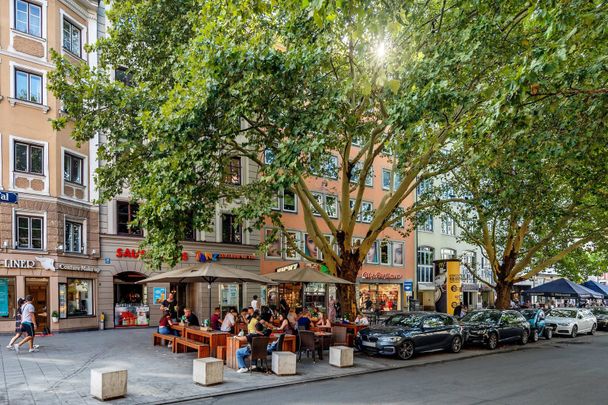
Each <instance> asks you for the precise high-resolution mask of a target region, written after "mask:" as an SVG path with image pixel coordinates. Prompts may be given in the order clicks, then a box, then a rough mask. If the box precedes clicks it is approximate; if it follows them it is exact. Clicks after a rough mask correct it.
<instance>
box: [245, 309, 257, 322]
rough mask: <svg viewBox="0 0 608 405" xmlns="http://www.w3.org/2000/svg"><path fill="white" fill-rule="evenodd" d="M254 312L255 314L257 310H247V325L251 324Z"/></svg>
mask: <svg viewBox="0 0 608 405" xmlns="http://www.w3.org/2000/svg"><path fill="white" fill-rule="evenodd" d="M254 312H255V309H253V307H249V308H247V323H249V321H251V318H252V317H253V313H254Z"/></svg>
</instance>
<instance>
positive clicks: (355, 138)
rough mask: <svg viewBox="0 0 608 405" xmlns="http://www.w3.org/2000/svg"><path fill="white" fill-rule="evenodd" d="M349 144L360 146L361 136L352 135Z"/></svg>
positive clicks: (361, 142)
mask: <svg viewBox="0 0 608 405" xmlns="http://www.w3.org/2000/svg"><path fill="white" fill-rule="evenodd" d="M350 144H351V145H353V146H359V147H361V146H362V145H363V138H362V137H360V136H353V139H352V141H351V142H350Z"/></svg>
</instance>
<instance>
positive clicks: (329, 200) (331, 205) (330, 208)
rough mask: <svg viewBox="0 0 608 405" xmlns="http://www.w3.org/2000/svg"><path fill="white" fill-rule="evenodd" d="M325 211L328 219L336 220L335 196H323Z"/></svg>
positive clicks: (336, 198)
mask: <svg viewBox="0 0 608 405" xmlns="http://www.w3.org/2000/svg"><path fill="white" fill-rule="evenodd" d="M325 211H326V212H327V216H329V217H330V218H338V197H336V196H335V195H326V196H325Z"/></svg>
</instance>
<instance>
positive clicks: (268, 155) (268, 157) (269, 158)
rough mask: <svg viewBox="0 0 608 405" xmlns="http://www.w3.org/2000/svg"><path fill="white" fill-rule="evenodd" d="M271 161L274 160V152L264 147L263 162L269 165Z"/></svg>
mask: <svg viewBox="0 0 608 405" xmlns="http://www.w3.org/2000/svg"><path fill="white" fill-rule="evenodd" d="M272 162H274V152H273V151H271V150H270V149H265V150H264V163H266V164H268V165H269V164H271V163H272Z"/></svg>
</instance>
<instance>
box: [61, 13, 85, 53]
mask: <svg viewBox="0 0 608 405" xmlns="http://www.w3.org/2000/svg"><path fill="white" fill-rule="evenodd" d="M63 49H65V50H66V51H68V52H70V53H72V54H74V55H76V56H78V57H80V56H81V53H80V28H78V27H77V26H75V25H74V24H72V23H71V22H69V21H68V20H66V19H65V18H64V19H63Z"/></svg>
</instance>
